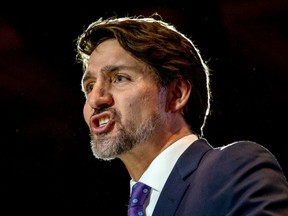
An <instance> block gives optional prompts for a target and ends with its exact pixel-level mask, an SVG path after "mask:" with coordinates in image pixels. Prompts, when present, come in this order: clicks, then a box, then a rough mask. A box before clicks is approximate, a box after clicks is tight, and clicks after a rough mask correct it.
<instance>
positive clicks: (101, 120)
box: [99, 117, 109, 127]
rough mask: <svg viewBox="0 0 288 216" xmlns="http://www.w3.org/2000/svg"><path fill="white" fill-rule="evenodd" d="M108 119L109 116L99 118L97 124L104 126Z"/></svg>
mask: <svg viewBox="0 0 288 216" xmlns="http://www.w3.org/2000/svg"><path fill="white" fill-rule="evenodd" d="M108 121H109V118H108V117H106V118H102V119H99V126H100V127H102V126H104V125H105V124H107V123H108Z"/></svg>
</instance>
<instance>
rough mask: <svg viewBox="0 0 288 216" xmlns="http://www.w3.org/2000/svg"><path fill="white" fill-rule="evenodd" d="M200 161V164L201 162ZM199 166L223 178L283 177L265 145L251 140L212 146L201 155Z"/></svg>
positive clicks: (275, 160) (276, 162)
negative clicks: (216, 146) (235, 176)
mask: <svg viewBox="0 0 288 216" xmlns="http://www.w3.org/2000/svg"><path fill="white" fill-rule="evenodd" d="M201 163H202V164H201ZM201 163H200V164H199V168H200V169H201V167H202V168H203V167H205V168H204V169H207V167H210V169H211V172H210V174H213V173H214V174H215V175H218V174H217V173H218V172H219V171H221V173H222V176H223V178H225V177H228V176H229V177H231V176H233V175H235V174H236V173H237V176H238V177H240V176H242V177H243V176H245V177H248V176H250V177H251V176H253V177H254V178H255V179H259V178H266V179H267V178H269V176H270V177H272V176H274V177H275V176H278V177H282V178H283V179H285V176H284V173H283V171H282V168H281V166H280V164H279V163H278V161H277V159H276V157H275V156H274V155H273V154H272V152H271V151H269V150H268V149H267V148H266V147H264V146H263V145H261V144H258V143H256V142H253V141H237V142H233V143H230V144H227V145H224V146H222V147H218V148H213V149H212V150H210V151H208V152H207V154H205V156H204V157H203V159H202V161H201Z"/></svg>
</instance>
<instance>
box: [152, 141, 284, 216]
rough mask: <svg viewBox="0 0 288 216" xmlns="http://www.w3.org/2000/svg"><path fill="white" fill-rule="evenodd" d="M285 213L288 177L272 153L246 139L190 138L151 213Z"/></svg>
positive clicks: (162, 215)
mask: <svg viewBox="0 0 288 216" xmlns="http://www.w3.org/2000/svg"><path fill="white" fill-rule="evenodd" d="M169 215H171V216H172V215H175V216H232V215H233V216H260V215H261V216H266V215H279V216H288V183H287V181H286V178H285V176H284V174H283V172H282V170H281V167H280V166H279V164H278V162H277V160H276V159H275V157H274V156H273V155H272V154H271V153H270V152H269V151H268V150H267V149H266V148H264V147H263V146H261V145H259V144H256V143H254V142H250V141H241V142H235V143H232V144H230V145H227V146H225V147H222V148H213V147H212V146H210V145H209V144H208V143H207V141H206V140H205V139H200V140H198V141H196V142H194V143H193V144H192V145H191V146H190V147H189V148H188V149H187V150H186V151H185V152H184V153H183V154H182V155H181V157H180V158H179V160H178V161H177V163H176V164H175V167H174V168H173V170H172V172H171V174H170V176H169V178H168V179H167V182H166V183H165V185H164V188H163V190H162V192H161V194H160V197H159V200H158V202H157V204H156V206H155V209H154V212H153V216H169Z"/></svg>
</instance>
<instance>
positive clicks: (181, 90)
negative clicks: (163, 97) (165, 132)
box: [167, 79, 192, 112]
mask: <svg viewBox="0 0 288 216" xmlns="http://www.w3.org/2000/svg"><path fill="white" fill-rule="evenodd" d="M168 88H169V94H168V97H167V99H168V101H167V102H168V103H167V109H168V110H170V111H171V112H178V111H182V110H183V108H184V107H185V105H186V104H187V101H188V99H189V96H190V93H191V88H192V87H191V84H190V82H189V81H188V80H182V79H180V80H175V81H174V82H172V83H171V84H170V85H169V86H168Z"/></svg>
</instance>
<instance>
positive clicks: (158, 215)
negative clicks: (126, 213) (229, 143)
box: [153, 139, 212, 216]
mask: <svg viewBox="0 0 288 216" xmlns="http://www.w3.org/2000/svg"><path fill="white" fill-rule="evenodd" d="M210 149H212V147H211V146H210V145H209V144H208V143H207V141H206V140H205V139H199V140H197V141H195V142H194V143H193V144H192V145H190V146H189V147H188V149H187V150H186V151H185V152H184V153H183V154H182V155H181V156H180V158H179V159H178V161H177V162H176V164H175V166H174V168H173V170H172V172H171V174H170V175H169V177H168V179H167V181H166V183H165V185H164V188H163V190H162V192H161V194H160V197H159V199H158V202H157V204H156V206H155V209H154V211H153V216H154V215H155V216H173V215H174V214H175V212H176V210H177V206H178V205H179V202H180V201H181V199H182V197H183V194H184V193H185V191H186V189H187V188H188V186H189V184H190V183H189V182H186V181H185V180H184V179H186V177H187V176H188V175H191V173H193V171H194V170H195V169H196V168H197V166H198V164H199V161H200V160H201V158H202V157H203V155H204V154H205V153H206V152H207V151H208V150H210Z"/></svg>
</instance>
